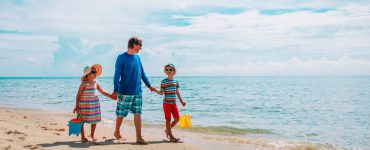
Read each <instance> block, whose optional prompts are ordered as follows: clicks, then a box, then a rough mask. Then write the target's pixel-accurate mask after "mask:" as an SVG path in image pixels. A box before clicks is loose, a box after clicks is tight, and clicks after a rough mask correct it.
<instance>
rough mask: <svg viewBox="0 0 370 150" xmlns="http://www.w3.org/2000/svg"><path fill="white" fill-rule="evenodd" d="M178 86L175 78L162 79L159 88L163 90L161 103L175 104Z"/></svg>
mask: <svg viewBox="0 0 370 150" xmlns="http://www.w3.org/2000/svg"><path fill="white" fill-rule="evenodd" d="M177 88H179V82H177V81H176V80H168V79H167V78H166V79H163V80H162V82H161V90H162V91H163V92H164V99H163V103H167V104H176V89H177Z"/></svg>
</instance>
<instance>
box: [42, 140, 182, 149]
mask: <svg viewBox="0 0 370 150" xmlns="http://www.w3.org/2000/svg"><path fill="white" fill-rule="evenodd" d="M148 143H149V144H161V143H170V142H169V141H167V140H164V139H163V140H162V141H148ZM177 143H182V142H181V141H179V142H177ZM123 144H131V145H142V144H138V143H136V142H125V141H116V140H114V139H109V140H105V141H98V142H91V141H90V142H88V143H81V142H80V141H63V142H54V143H45V144H37V145H38V146H41V147H55V146H60V145H67V146H69V147H74V148H89V147H92V146H102V145H123Z"/></svg>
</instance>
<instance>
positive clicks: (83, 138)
mask: <svg viewBox="0 0 370 150" xmlns="http://www.w3.org/2000/svg"><path fill="white" fill-rule="evenodd" d="M81 142H82V143H86V142H89V140H88V139H87V138H86V137H85V131H84V124H82V127H81Z"/></svg>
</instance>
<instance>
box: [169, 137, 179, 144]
mask: <svg viewBox="0 0 370 150" xmlns="http://www.w3.org/2000/svg"><path fill="white" fill-rule="evenodd" d="M178 141H180V138H175V137H171V138H170V142H171V143H177V142H178Z"/></svg>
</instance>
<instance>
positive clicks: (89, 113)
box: [80, 82, 101, 124]
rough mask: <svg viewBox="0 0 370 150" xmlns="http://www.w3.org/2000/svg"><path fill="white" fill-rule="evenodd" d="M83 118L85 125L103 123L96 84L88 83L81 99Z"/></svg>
mask: <svg viewBox="0 0 370 150" xmlns="http://www.w3.org/2000/svg"><path fill="white" fill-rule="evenodd" d="M80 110H81V116H82V119H83V121H84V123H90V124H94V123H98V122H100V121H101V112H100V103H99V98H98V95H97V93H96V82H94V83H89V82H86V86H85V89H84V91H83V92H82V95H81V99H80Z"/></svg>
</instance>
